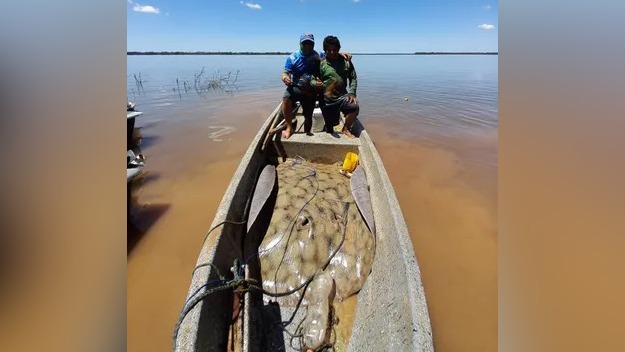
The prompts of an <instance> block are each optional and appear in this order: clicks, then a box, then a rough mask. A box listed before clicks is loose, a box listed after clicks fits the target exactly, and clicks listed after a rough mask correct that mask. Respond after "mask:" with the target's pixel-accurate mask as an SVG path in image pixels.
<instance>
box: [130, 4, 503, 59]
mask: <svg viewBox="0 0 625 352" xmlns="http://www.w3.org/2000/svg"><path fill="white" fill-rule="evenodd" d="M146 1H147V2H143V1H141V2H136V1H134V0H127V47H126V50H127V52H198V51H200V52H293V51H295V50H297V49H299V36H300V35H301V34H302V33H304V32H309V33H313V34H314V35H315V50H317V51H322V42H323V38H324V37H325V36H326V35H328V34H332V35H336V36H337V37H338V38H339V39H340V40H341V50H342V51H347V52H352V53H367V54H384V53H401V54H404V53H405V54H413V53H418V52H421V53H426V52H447V53H451V52H498V51H499V50H498V33H497V26H498V5H497V1H476V0H468V1H466V0H442V1H439V2H437V3H430V2H424V1H422V2H413V1H409V0H400V1H396V2H394V3H393V6H388V5H387V4H386V3H384V2H382V1H380V0H274V1H272V2H265V1H247V2H244V1H236V0H230V1H227V2H219V3H211V4H208V3H206V2H201V1H198V0H192V1H188V2H185V3H179V2H176V1H173V0H160V1H159V0H146ZM304 14H306V15H304ZM328 28H331V30H330V31H329V30H328ZM406 47H411V48H414V49H412V50H411V51H410V52H406V51H404V50H405V49H404V50H401V48H406Z"/></svg>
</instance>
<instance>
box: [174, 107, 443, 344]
mask: <svg viewBox="0 0 625 352" xmlns="http://www.w3.org/2000/svg"><path fill="white" fill-rule="evenodd" d="M296 110H297V111H296V114H295V118H296V119H297V121H294V122H296V123H295V126H296V127H295V128H294V130H295V131H296V132H295V133H294V134H293V135H292V136H291V137H290V138H289V139H286V140H284V139H282V138H281V133H280V131H281V126H283V125H282V124H281V122H282V121H283V120H284V117H283V115H282V114H281V112H280V105H278V107H277V108H276V109H275V110H274V111H273V113H271V115H270V116H269V117H268V118H267V120H266V121H265V123H264V124H263V125H262V127H261V128H260V130H259V132H258V133H257V134H256V136H255V137H254V139H253V140H252V142H251V144H250V146H249V148H248V150H247V151H246V153H245V154H244V155H243V158H242V160H241V162H240V164H239V166H238V168H237V170H236V171H235V173H234V176H233V177H232V180H231V181H230V184H229V186H228V188H227V190H226V192H225V195H224V197H223V198H222V200H221V203H220V205H219V207H218V209H217V212H216V214H215V217H214V220H213V222H212V225H211V228H210V229H209V230H208V232H207V233H206V235H205V237H204V243H203V246H202V248H201V251H200V254H199V258H198V260H197V266H196V268H195V270H194V271H193V273H192V278H191V282H190V287H189V292H188V296H187V299H186V301H185V302H184V304H183V308H182V311H181V314H180V317H179V320H178V322H177V323H176V324H175V328H174V336H173V339H174V341H173V348H174V351H226V350H227V351H302V350H304V351H306V350H310V351H313V350H315V351H316V350H323V349H324V348H329V347H335V348H336V350H348V351H433V349H434V348H433V342H432V329H431V325H430V318H429V314H428V309H427V304H426V298H425V293H424V289H423V286H422V283H421V274H420V270H419V266H418V263H417V260H416V257H415V254H414V251H413V247H412V242H411V240H410V236H409V233H408V229H407V226H406V223H405V221H404V217H403V215H402V211H401V209H400V207H399V202H398V200H397V197H396V195H395V191H394V190H393V187H392V185H391V182H390V179H389V177H388V175H387V173H386V170H385V168H384V165H383V163H382V160H381V158H380V155H379V154H378V152H377V150H376V148H375V146H374V144H373V142H372V140H371V138H370V137H369V134H368V133H367V131H366V130H365V129H364V126H363V125H362V123H361V122H360V121H359V119H357V120H356V121H355V122H354V124H353V127H352V133H353V134H354V135H355V136H356V137H357V138H353V139H349V138H347V137H346V136H344V135H342V134H339V133H326V132H321V130H322V129H323V120H322V117H321V114H320V113H319V110H318V109H317V110H316V113H315V115H314V121H313V135H312V136H309V135H306V134H305V133H303V132H302V131H301V126H303V116H302V115H301V109H300V107H296ZM342 123H344V120H343V121H342ZM298 127H299V129H298ZM348 153H353V154H351V155H354V154H355V155H357V160H358V166H357V167H356V169H355V170H349V171H353V173H351V172H350V173H349V174H348V172H346V171H345V170H343V171H342V172H341V169H342V168H341V166H340V165H341V164H342V162H343V160H344V159H346V155H348ZM298 160H299V161H298ZM337 162H338V163H337ZM289 163H290V164H289ZM291 164H293V165H296V164H301V166H302V167H303V168H309V169H311V170H312V172H311V173H310V175H312V176H313V177H314V176H317V177H318V178H321V168H324V169H328V170H331V172H335V174H336V175H338V176H336V177H339V178H340V177H342V178H345V180H344V182H346V184H350V183H351V192H350V191H349V186H348V188H347V191H345V190H344V191H343V192H347V193H345V194H346V197H351V198H350V199H352V200H355V201H352V204H354V203H355V204H357V205H358V208H354V209H355V210H352V211H355V213H354V214H356V215H355V216H356V217H358V219H357V220H358V221H361V222H364V223H365V224H366V227H364V229H365V231H370V232H367V234H368V235H369V236H372V238H374V253H372V256H371V262H370V263H368V265H369V266H368V268H369V269H367V270H365V274H364V275H365V277H364V278H365V280H364V283H362V285H361V287H360V286H358V287H357V292H356V293H354V294H355V295H357V296H356V299H355V302H356V303H355V307H354V308H353V312H352V314H353V315H352V317H353V318H350V319H343V317H341V316H340V315H339V316H338V319H336V316H334V313H335V309H334V308H333V302H334V301H333V300H334V298H333V297H335V295H339V294H340V287H339V284H340V282H339V281H340V280H341V279H340V278H339V277H337V276H336V275H338V274H336V273H335V272H332V273H331V274H332V279H333V280H334V281H333V280H332V279H329V276H328V275H330V274H327V275H326V276H324V277H325V278H324V279H323V280H329V281H333V282H335V283H334V284H332V285H334V286H323V285H324V284H323V283H320V282H321V281H320V280H322V275H324V274H323V273H324V272H328V271H329V269H328V270H325V268H326V267H328V265H330V266H331V265H335V264H336V265H338V264H340V263H338V262H339V260H333V258H332V257H333V256H334V255H335V254H337V252H338V251H339V250H343V248H342V247H341V246H342V245H343V243H344V242H343V240H344V239H345V238H346V237H345V236H346V235H345V231H346V230H343V240H340V239H341V232H340V230H339V231H338V232H337V233H336V235H335V237H334V238H333V239H328V240H327V241H328V243H330V252H332V250H333V252H332V255H331V256H330V258H329V259H328V260H327V262H326V263H325V264H326V265H325V266H324V267H323V268H320V269H324V270H323V271H321V270H320V271H318V272H316V273H315V275H313V276H310V278H309V279H308V280H305V278H302V279H301V280H300V281H297V283H301V285H297V287H294V286H296V284H294V285H291V286H289V287H294V288H293V289H291V290H285V289H282V290H278V289H276V290H275V291H274V290H270V289H268V288H267V287H268V286H266V285H267V283H268V282H269V281H270V280H269V278H267V277H263V273H266V272H267V270H268V268H267V267H263V266H267V263H268V262H267V259H265V257H263V255H264V254H263V250H265V248H268V247H269V246H271V245H273V244H271V243H270V244H267V236H269V234H270V233H271V231H272V230H271V229H274V228H275V227H276V224H274V222H275V219H276V218H277V217H278V215H277V214H276V212H278V211H282V210H281V208H280V207H281V206H282V205H281V203H280V202H281V198H280V197H284V196H285V194H289V190H285V189H284V187H287V185H286V183H285V182H284V180H287V179H288V177H293V176H288V177H287V178H283V177H282V175H280V172H281V171H280V170H283V168H284V167H287V166H289V165H291ZM324 165H325V166H324ZM332 170H334V171H332ZM350 176H351V178H348V177H350ZM323 177H326V178H327V176H323ZM333 177H334V176H333ZM311 178H312V177H311ZM341 182H343V181H341ZM304 183H306V182H304ZM306 184H307V185H308V186H304V190H303V191H302V195H300V197H299V199H295V198H292V199H287V200H286V203H284V209H288V207H289V206H293V205H297V204H303V205H302V206H301V207H299V206H296V207H299V212H298V213H297V214H291V217H292V218H293V219H292V220H293V222H296V221H297V222H298V226H305V225H306V223H307V222H312V224H308V225H309V226H310V227H308V228H307V229H308V233H309V236H310V238H311V241H313V242H311V243H314V241H319V240H320V237H321V235H320V231H322V230H320V227H322V226H320V225H319V226H317V227H314V226H313V225H315V223H314V222H315V221H316V220H317V218H315V217H310V219H309V218H306V217H304V216H302V215H300V214H301V211H302V209H304V207H306V206H307V205H308V204H309V203H308V202H309V201H310V200H308V201H307V202H305V200H306V199H307V198H306V197H307V196H306V194H308V193H305V192H309V193H312V191H310V188H311V187H313V186H310V185H313V184H314V183H312V181H311V183H306ZM317 185H319V183H317ZM306 187H307V188H306ZM281 188H282V189H281ZM318 188H319V186H317V189H318ZM329 192H333V191H332V190H329V191H328V192H326V193H325V194H324V195H323V196H322V199H320V200H319V203H318V204H322V202H324V201H326V200H327V199H325V198H324V197H326V198H327V197H328V196H327V195H328V194H330V193H329ZM293 193H296V192H293ZM314 193H315V194H316V193H317V191H315V192H314ZM336 194H340V192H337V193H336ZM294 197H295V196H294ZM313 197H314V195H313ZM298 202H299V203H298ZM345 203H347V201H346V202H345ZM291 209H292V207H291ZM321 211H322V212H323V209H322V210H321ZM358 214H360V215H358ZM281 216H286V217H288V216H289V214H288V211H287V210H284V211H283V212H282V213H281ZM344 218H345V221H347V217H344ZM350 219H351V218H350ZM341 221H343V218H340V219H339V218H337V220H336V221H335V223H334V224H332V226H335V225H336V228H338V229H341V228H342V227H341ZM300 222H301V224H300ZM293 226H295V225H293ZM325 226H326V227H325V228H326V229H327V228H328V227H329V226H330V225H328V224H325ZM345 228H347V227H343V229H345ZM367 229H368V230H367ZM290 231H291V232H292V231H293V229H292V228H291V230H290ZM273 232H278V233H279V231H277V230H274V231H273ZM286 233H288V231H287V232H285V234H286ZM293 236H295V235H293ZM284 237H285V239H282V238H281V237H280V239H279V240H280V241H287V244H286V245H285V249H284V250H285V252H286V251H287V246H288V247H289V248H294V246H296V245H295V243H296V241H293V240H291V241H292V242H291V243H289V242H288V241H289V238H290V237H291V234H290V233H289V235H288V236H284ZM339 240H340V242H339ZM274 242H276V241H274ZM300 243H301V242H300ZM326 246H327V244H326ZM345 246H347V243H346V244H345ZM343 247H344V246H343ZM333 248H334V249H333ZM308 249H309V246H302V248H301V250H302V251H306V250H308ZM360 251H363V250H360ZM356 253H359V252H358V251H357V252H356ZM339 254H340V253H339ZM302 255H306V254H302ZM317 256H318V255H315V258H316V257H317ZM291 258H292V259H293V258H295V259H293V260H297V258H296V257H291ZM325 258H326V257H324V258H323V261H325ZM334 259H336V258H334ZM357 259H358V260H361V262H363V263H364V262H365V261H366V260H365V259H366V258H365V259H362V258H357ZM361 262H359V263H361ZM343 265H345V264H343ZM290 267H291V268H293V266H290ZM348 269H349V268H348ZM354 270H356V269H354ZM295 271H297V270H291V271H288V272H285V274H284V275H285V277H286V275H293V274H297V273H296V272H295ZM335 274H336V275H335ZM354 276H356V275H354ZM278 280H279V279H278ZM285 280H286V279H285ZM274 284H275V285H278V283H277V281H276V282H274ZM276 287H277V286H276ZM330 288H332V290H330ZM326 289H328V290H330V291H331V292H332V293H330V296H329V298H328V293H327V292H330V291H325V290H326ZM315 290H316V291H315ZM322 291H323V292H322ZM316 293H319V294H321V295H322V296H324V297H321V298H322V299H321V300H320V301H319V302H321V303H319V302H317V301H316V300H315V298H314V297H313V296H314V295H315V294H316ZM292 294H293V295H297V296H296V297H298V299H295V300H292V301H297V305H295V306H294V305H292V304H291V305H289V304H283V302H286V301H287V300H288V299H289V295H292ZM342 298H345V297H342ZM303 302H304V303H303ZM307 303H308V305H306V304H307ZM328 304H329V308H328V309H326V308H327V307H326V308H323V306H324V305H326V306H327V305H328ZM320 305H321V306H322V308H323V309H321V311H320V312H322V313H320V315H319V317H320V318H319V317H317V318H319V319H317V318H315V319H316V320H315V319H312V320H311V318H310V314H312V313H311V311H315V310H316V309H318V308H317V307H318V306H320ZM324 309H326V310H324ZM328 312H330V313H328ZM328 314H330V315H328ZM352 319H353V323H351V324H350V325H351V326H347V327H346V326H344V325H345V324H349V323H350V322H351V321H352ZM319 320H321V321H322V323H323V324H321V325H319V326H320V327H319V328H315V327H314V326H313V327H310V326H306V324H308V323H310V322H311V321H312V322H315V323H318V322H319ZM337 323H338V324H339V325H341V324H343V326H342V327H341V329H347V331H348V333H347V334H348V338H346V339H343V340H342V341H339V340H340V339H339V340H337V337H336V336H337V334H336V333H335V332H333V331H330V330H332V329H333V325H336V324H337ZM315 329H317V330H315ZM315 334H317V335H316V336H313V335H315ZM331 336H334V338H331ZM315 338H317V341H318V342H319V343H318V344H316V345H313V344H311V342H310V341H311V339H312V340H315ZM339 345H340V346H339Z"/></svg>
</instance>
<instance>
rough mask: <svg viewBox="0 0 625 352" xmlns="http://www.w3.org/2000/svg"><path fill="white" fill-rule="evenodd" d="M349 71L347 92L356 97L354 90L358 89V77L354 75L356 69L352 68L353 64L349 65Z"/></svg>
mask: <svg viewBox="0 0 625 352" xmlns="http://www.w3.org/2000/svg"><path fill="white" fill-rule="evenodd" d="M349 66H350V70H349V75H348V76H347V79H348V80H349V88H348V89H347V92H348V93H349V94H352V95H354V96H356V89H357V88H358V76H357V75H356V69H355V68H354V64H352V63H351V62H350V63H349Z"/></svg>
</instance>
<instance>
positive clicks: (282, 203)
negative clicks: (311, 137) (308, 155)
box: [259, 159, 375, 306]
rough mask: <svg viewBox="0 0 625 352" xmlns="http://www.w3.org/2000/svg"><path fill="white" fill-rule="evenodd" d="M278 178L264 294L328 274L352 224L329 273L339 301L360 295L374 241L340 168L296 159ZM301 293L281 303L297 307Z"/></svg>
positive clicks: (264, 254) (263, 258)
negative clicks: (343, 237) (323, 272)
mask: <svg viewBox="0 0 625 352" xmlns="http://www.w3.org/2000/svg"><path fill="white" fill-rule="evenodd" d="M277 172H278V187H279V188H278V196H277V200H276V205H275V207H274V212H273V215H272V218H271V224H270V226H269V229H268V230H267V233H266V235H265V237H264V239H263V241H262V243H261V245H260V248H259V258H260V263H261V273H262V276H263V287H264V289H265V290H267V291H269V292H274V293H281V292H285V291H288V290H291V289H293V288H295V287H297V286H299V285H301V284H302V283H304V282H305V281H306V280H307V279H308V278H309V277H310V276H312V275H313V274H314V273H315V272H316V271H317V270H319V269H321V268H323V266H324V265H325V263H326V262H327V260H328V258H329V257H330V256H331V254H332V253H333V252H334V251H335V250H336V248H337V247H338V246H339V244H340V243H341V239H342V236H343V231H344V226H343V224H344V221H345V218H347V226H346V228H345V240H344V242H343V244H342V246H341V248H340V249H339V251H338V252H337V253H336V255H335V256H334V257H333V259H332V260H331V261H330V264H329V265H328V267H327V269H326V271H329V272H330V273H331V275H332V278H333V279H334V281H335V282H336V296H335V299H336V300H343V299H345V298H347V297H349V296H351V295H353V294H354V293H356V292H358V291H359V290H360V289H361V288H362V285H363V284H364V282H365V280H366V278H367V276H368V275H369V272H370V271H371V266H372V264H373V258H374V254H375V237H374V235H373V234H372V233H371V232H370V231H369V228H368V227H367V225H366V223H365V221H364V220H363V218H362V216H361V215H360V212H359V211H358V207H357V206H356V203H355V202H354V198H353V197H352V194H351V190H350V184H349V179H348V178H346V177H345V176H343V175H341V174H340V173H339V167H338V166H336V165H323V164H312V163H308V162H304V161H300V160H297V159H290V160H287V161H286V162H285V163H282V164H280V165H279V166H278V167H277ZM317 187H318V190H317ZM315 191H316V192H315ZM346 205H347V208H346ZM300 209H302V210H301V212H300ZM346 209H347V211H345V210H346ZM298 212H299V213H298ZM300 293H301V291H300V292H297V293H294V294H292V295H288V296H286V297H283V298H280V299H279V301H280V303H281V304H284V305H287V306H294V305H296V304H297V301H298V300H299V298H300V296H299V295H300Z"/></svg>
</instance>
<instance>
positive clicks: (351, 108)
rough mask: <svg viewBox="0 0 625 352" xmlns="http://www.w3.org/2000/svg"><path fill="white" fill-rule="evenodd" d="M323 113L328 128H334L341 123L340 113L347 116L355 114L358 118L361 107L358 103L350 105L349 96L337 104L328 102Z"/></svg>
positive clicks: (342, 98)
mask: <svg viewBox="0 0 625 352" xmlns="http://www.w3.org/2000/svg"><path fill="white" fill-rule="evenodd" d="M321 111H322V112H323V118H324V120H325V122H326V126H330V127H334V126H336V125H338V124H339V122H340V118H341V115H340V113H343V114H344V115H347V114H350V113H352V112H355V113H356V116H358V113H359V112H360V106H359V105H358V103H352V104H350V103H348V102H347V96H343V97H341V98H340V99H339V101H337V102H334V103H328V102H326V103H325V104H324V106H323V107H322V108H321Z"/></svg>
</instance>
